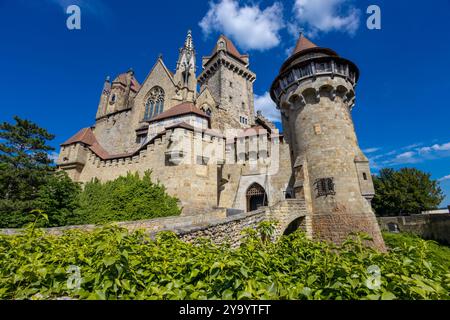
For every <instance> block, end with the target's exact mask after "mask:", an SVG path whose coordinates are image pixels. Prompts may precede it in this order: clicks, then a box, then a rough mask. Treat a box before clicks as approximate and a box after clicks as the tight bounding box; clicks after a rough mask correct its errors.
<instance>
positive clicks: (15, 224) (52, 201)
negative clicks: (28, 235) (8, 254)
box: [0, 171, 81, 228]
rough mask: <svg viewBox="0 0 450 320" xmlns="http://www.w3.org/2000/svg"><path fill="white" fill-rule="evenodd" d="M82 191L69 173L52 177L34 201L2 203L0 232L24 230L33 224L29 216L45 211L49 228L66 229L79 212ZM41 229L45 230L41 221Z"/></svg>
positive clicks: (13, 200) (59, 172) (50, 174)
mask: <svg viewBox="0 0 450 320" xmlns="http://www.w3.org/2000/svg"><path fill="white" fill-rule="evenodd" d="M80 191H81V187H80V185H79V184H77V183H75V182H73V181H72V180H71V179H70V178H69V177H68V175H67V173H66V172H63V171H58V172H53V173H49V174H47V175H46V178H45V183H43V184H42V185H41V186H40V187H39V188H38V189H37V191H36V192H35V193H36V194H35V196H34V197H33V199H30V200H24V199H0V228H22V227H23V226H25V225H26V224H28V223H30V222H32V221H33V220H34V217H33V215H30V212H31V211H33V210H42V211H44V212H45V213H46V214H47V215H48V217H49V221H48V224H47V226H49V227H57V226H63V225H66V224H68V223H69V222H70V220H71V219H73V215H74V211H75V210H76V209H77V208H78V197H79V194H80ZM38 226H43V224H42V221H39V223H38Z"/></svg>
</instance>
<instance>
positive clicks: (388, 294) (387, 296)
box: [381, 291, 397, 300]
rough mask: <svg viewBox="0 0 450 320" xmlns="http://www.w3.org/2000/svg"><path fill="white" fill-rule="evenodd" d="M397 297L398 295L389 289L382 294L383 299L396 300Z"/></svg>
mask: <svg viewBox="0 0 450 320" xmlns="http://www.w3.org/2000/svg"><path fill="white" fill-rule="evenodd" d="M396 298H397V297H396V296H395V294H393V293H392V292H389V291H385V292H383V294H382V295H381V300H394V299H396Z"/></svg>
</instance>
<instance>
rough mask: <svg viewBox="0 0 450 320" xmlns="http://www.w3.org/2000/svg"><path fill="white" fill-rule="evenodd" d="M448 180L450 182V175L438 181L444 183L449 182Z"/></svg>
mask: <svg viewBox="0 0 450 320" xmlns="http://www.w3.org/2000/svg"><path fill="white" fill-rule="evenodd" d="M447 180H450V174H449V175H448V176H445V177H442V178H440V179H439V180H438V181H440V182H442V181H447Z"/></svg>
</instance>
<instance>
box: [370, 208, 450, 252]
mask: <svg viewBox="0 0 450 320" xmlns="http://www.w3.org/2000/svg"><path fill="white" fill-rule="evenodd" d="M378 223H379V224H380V227H381V230H384V231H388V230H389V224H393V225H396V226H397V228H398V230H399V231H400V232H410V233H414V234H416V235H418V236H420V237H422V238H424V239H428V240H435V241H437V242H440V243H443V244H447V245H450V214H417V215H410V216H402V217H378Z"/></svg>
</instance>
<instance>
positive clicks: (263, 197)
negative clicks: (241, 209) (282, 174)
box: [246, 183, 268, 212]
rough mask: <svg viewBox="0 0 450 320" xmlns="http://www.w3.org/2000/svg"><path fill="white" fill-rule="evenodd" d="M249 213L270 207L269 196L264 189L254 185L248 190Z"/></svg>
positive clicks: (256, 184)
mask: <svg viewBox="0 0 450 320" xmlns="http://www.w3.org/2000/svg"><path fill="white" fill-rule="evenodd" d="M246 196H247V212H250V211H255V210H258V208H259V207H265V206H267V205H268V200H267V194H266V191H265V190H264V188H263V187H262V186H261V185H260V184H258V183H254V184H252V185H251V186H250V187H249V188H248V189H247V194H246Z"/></svg>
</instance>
